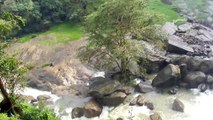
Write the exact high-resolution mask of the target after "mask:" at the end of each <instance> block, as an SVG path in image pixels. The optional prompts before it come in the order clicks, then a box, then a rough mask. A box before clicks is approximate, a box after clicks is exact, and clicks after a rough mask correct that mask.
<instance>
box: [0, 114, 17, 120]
mask: <svg viewBox="0 0 213 120" xmlns="http://www.w3.org/2000/svg"><path fill="white" fill-rule="evenodd" d="M0 120H18V117H17V116H12V117H8V116H7V114H4V113H0Z"/></svg>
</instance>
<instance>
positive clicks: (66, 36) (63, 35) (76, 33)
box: [18, 22, 83, 45]
mask: <svg viewBox="0 0 213 120" xmlns="http://www.w3.org/2000/svg"><path fill="white" fill-rule="evenodd" d="M34 36H36V37H43V36H51V37H50V38H54V39H50V38H49V39H42V40H40V41H39V43H40V44H43V45H55V44H58V43H68V42H70V41H74V40H78V39H80V38H81V37H82V36H83V29H82V26H81V25H80V24H78V23H76V24H71V23H68V22H67V23H62V24H57V25H54V26H52V27H51V28H50V29H49V30H48V31H46V32H44V33H38V34H29V35H25V36H23V37H21V38H19V39H18V42H27V41H29V40H31V39H32V38H33V37H34Z"/></svg>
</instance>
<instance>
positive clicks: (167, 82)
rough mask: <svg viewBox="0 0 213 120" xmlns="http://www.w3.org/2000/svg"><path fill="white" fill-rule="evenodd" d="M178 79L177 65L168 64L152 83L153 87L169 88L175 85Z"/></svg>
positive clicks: (178, 70) (178, 69)
mask: <svg viewBox="0 0 213 120" xmlns="http://www.w3.org/2000/svg"><path fill="white" fill-rule="evenodd" d="M179 77H180V68H179V66H177V65H173V64H169V65H168V66H166V67H165V68H164V69H163V70H161V71H160V72H159V73H158V75H157V76H156V77H155V78H154V80H153V81H152V85H153V86H154V87H170V86H173V85H175V84H176V82H177V80H178V79H179Z"/></svg>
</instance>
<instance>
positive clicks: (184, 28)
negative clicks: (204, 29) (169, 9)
mask: <svg viewBox="0 0 213 120" xmlns="http://www.w3.org/2000/svg"><path fill="white" fill-rule="evenodd" d="M191 28H192V23H185V24H182V25H179V26H178V29H179V30H180V31H181V32H186V31H188V30H190V29H191Z"/></svg>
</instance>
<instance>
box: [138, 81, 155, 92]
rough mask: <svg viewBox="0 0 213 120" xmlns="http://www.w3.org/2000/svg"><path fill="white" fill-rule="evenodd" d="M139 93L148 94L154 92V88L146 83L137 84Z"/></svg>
mask: <svg viewBox="0 0 213 120" xmlns="http://www.w3.org/2000/svg"><path fill="white" fill-rule="evenodd" d="M138 88H139V92H141V93H148V92H152V91H154V88H153V87H152V85H151V84H148V83H146V82H142V83H139V84H138Z"/></svg>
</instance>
